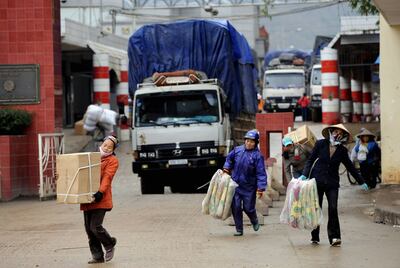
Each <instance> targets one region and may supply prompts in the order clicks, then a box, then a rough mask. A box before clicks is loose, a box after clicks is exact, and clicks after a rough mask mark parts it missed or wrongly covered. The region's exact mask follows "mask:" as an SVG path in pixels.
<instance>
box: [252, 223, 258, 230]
mask: <svg viewBox="0 0 400 268" xmlns="http://www.w3.org/2000/svg"><path fill="white" fill-rule="evenodd" d="M253 230H254V231H256V232H257V231H258V230H260V224H259V223H256V224H253Z"/></svg>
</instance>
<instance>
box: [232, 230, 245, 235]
mask: <svg viewBox="0 0 400 268" xmlns="http://www.w3.org/2000/svg"><path fill="white" fill-rule="evenodd" d="M242 235H243V231H242V232H236V233H234V234H233V236H242Z"/></svg>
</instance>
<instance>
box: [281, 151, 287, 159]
mask: <svg viewBox="0 0 400 268" xmlns="http://www.w3.org/2000/svg"><path fill="white" fill-rule="evenodd" d="M282 156H283V158H285V159H289V152H288V151H284V152H283V154H282Z"/></svg>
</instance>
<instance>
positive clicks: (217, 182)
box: [202, 170, 238, 220]
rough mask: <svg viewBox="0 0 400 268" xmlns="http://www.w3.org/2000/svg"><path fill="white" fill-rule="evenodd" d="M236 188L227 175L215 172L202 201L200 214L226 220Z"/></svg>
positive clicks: (220, 171) (219, 171)
mask: <svg viewBox="0 0 400 268" xmlns="http://www.w3.org/2000/svg"><path fill="white" fill-rule="evenodd" d="M237 186H238V185H237V184H236V182H234V181H233V180H232V178H231V177H230V176H229V175H228V174H226V173H223V172H222V170H217V172H216V173H215V174H214V176H213V177H212V179H211V181H210V185H209V187H208V190H207V194H206V196H205V197H204V199H203V202H202V213H203V214H205V215H211V216H212V217H214V218H216V219H222V220H225V219H227V218H228V217H229V216H230V213H231V212H230V210H231V209H230V208H231V205H232V199H233V195H234V194H235V189H236V187H237Z"/></svg>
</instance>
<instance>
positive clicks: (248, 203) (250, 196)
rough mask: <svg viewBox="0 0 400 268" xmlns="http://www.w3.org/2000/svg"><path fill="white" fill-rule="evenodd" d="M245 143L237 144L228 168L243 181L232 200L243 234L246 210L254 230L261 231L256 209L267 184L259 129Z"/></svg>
mask: <svg viewBox="0 0 400 268" xmlns="http://www.w3.org/2000/svg"><path fill="white" fill-rule="evenodd" d="M244 139H245V144H244V145H242V146H237V147H235V148H234V149H233V150H232V151H231V152H230V153H229V154H228V156H227V157H226V162H225V164H224V172H226V173H228V174H232V179H233V180H234V181H235V182H236V183H237V184H238V185H239V186H238V187H237V188H236V190H235V195H234V196H233V200H232V216H233V219H234V221H235V226H236V233H235V234H234V236H242V235H243V211H244V212H245V213H246V214H247V216H248V217H249V219H250V221H251V224H252V225H253V229H254V231H258V229H259V228H260V224H259V223H258V218H257V213H256V195H258V196H259V197H261V196H262V195H263V192H264V191H265V188H266V187H267V174H266V172H265V166H264V157H263V156H262V155H261V152H260V150H259V149H258V147H257V145H258V142H259V139H260V136H259V134H258V131H257V130H250V131H248V132H247V133H246V135H245V136H244Z"/></svg>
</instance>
